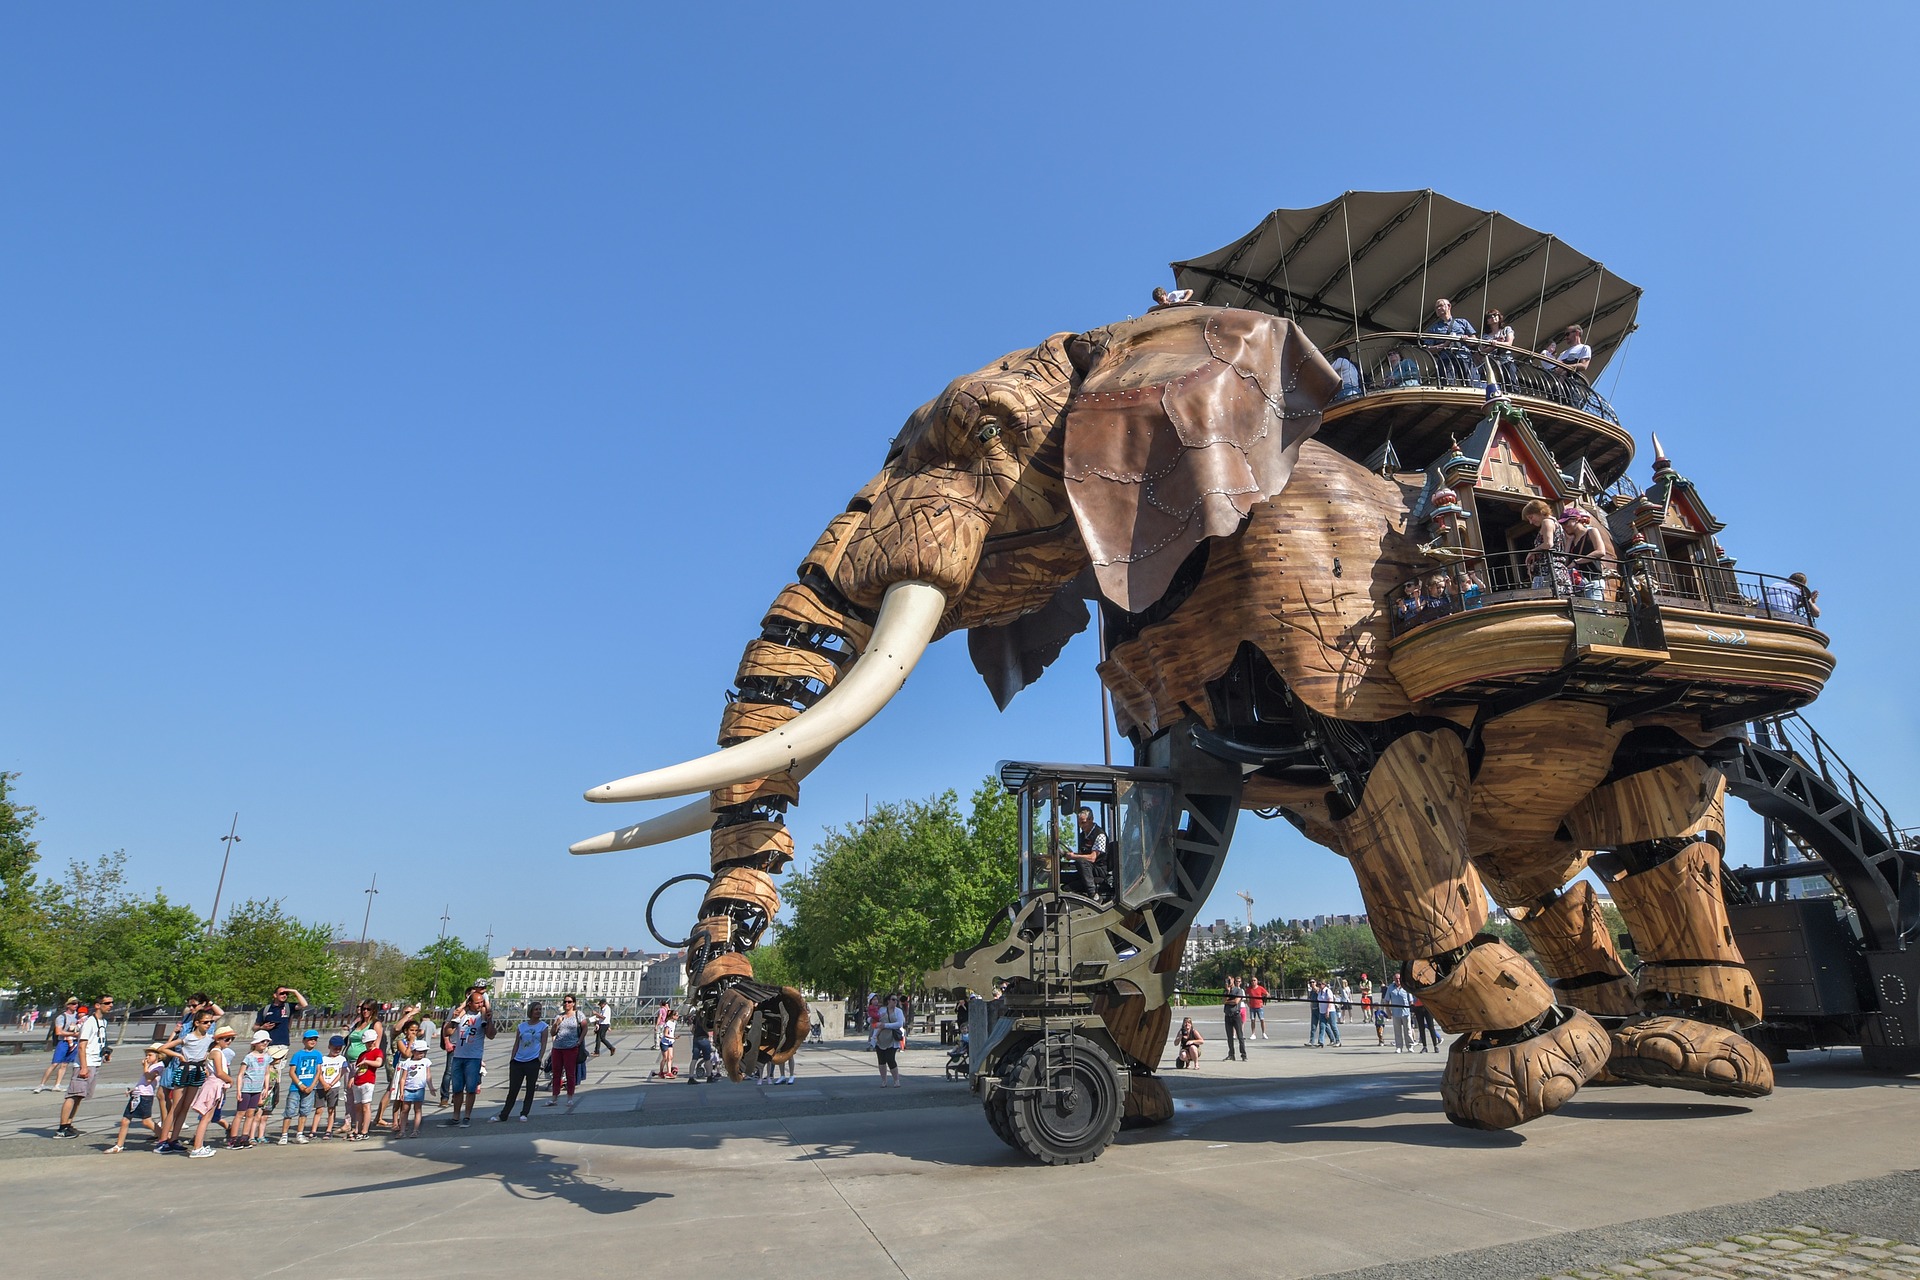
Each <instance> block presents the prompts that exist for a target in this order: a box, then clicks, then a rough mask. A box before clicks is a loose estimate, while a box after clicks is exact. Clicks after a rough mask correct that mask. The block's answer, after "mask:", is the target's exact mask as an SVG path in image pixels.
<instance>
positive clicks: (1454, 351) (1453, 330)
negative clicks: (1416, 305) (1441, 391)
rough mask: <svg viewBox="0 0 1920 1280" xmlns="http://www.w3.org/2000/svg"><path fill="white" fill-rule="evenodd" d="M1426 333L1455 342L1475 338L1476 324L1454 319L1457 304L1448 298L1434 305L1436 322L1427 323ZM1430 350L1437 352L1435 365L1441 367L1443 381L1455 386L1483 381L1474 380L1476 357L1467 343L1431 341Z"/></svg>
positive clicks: (1435, 353) (1428, 345)
mask: <svg viewBox="0 0 1920 1280" xmlns="http://www.w3.org/2000/svg"><path fill="white" fill-rule="evenodd" d="M1422 332H1424V333H1437V334H1441V335H1443V336H1445V337H1453V338H1471V337H1474V336H1475V335H1474V332H1473V322H1472V321H1469V320H1462V319H1460V318H1459V317H1458V316H1456V315H1454V314H1453V303H1451V302H1449V301H1448V300H1447V299H1445V298H1441V299H1440V300H1439V301H1437V302H1435V303H1434V304H1433V319H1432V320H1430V321H1428V322H1427V327H1426V328H1425V329H1424V330H1422ZM1426 347H1427V349H1428V350H1429V351H1432V352H1433V359H1434V363H1435V364H1437V365H1438V366H1439V367H1440V377H1441V379H1442V380H1443V381H1445V382H1447V383H1448V384H1450V385H1453V386H1459V385H1462V384H1465V383H1469V382H1471V383H1476V384H1477V383H1478V382H1479V379H1478V378H1476V377H1475V376H1474V369H1473V365H1474V360H1473V355H1472V353H1471V352H1469V351H1468V350H1467V347H1466V344H1465V343H1463V342H1457V341H1454V342H1449V341H1445V340H1441V341H1433V340H1429V341H1428V342H1427V343H1426Z"/></svg>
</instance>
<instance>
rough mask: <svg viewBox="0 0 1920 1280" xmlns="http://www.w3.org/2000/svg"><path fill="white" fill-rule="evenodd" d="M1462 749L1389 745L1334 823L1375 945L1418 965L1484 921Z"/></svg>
mask: <svg viewBox="0 0 1920 1280" xmlns="http://www.w3.org/2000/svg"><path fill="white" fill-rule="evenodd" d="M1467 787H1468V782H1467V753H1466V749H1465V748H1464V747H1462V746H1461V745H1460V739H1459V737H1458V736H1457V735H1456V734H1454V733H1452V732H1450V731H1442V732H1439V733H1409V734H1406V735H1404V736H1403V737H1400V738H1397V739H1395V740H1394V742H1393V744H1392V745H1390V746H1389V747H1388V748H1387V749H1386V751H1384V752H1383V753H1381V756H1380V761H1379V763H1378V764H1376V765H1375V766H1374V767H1373V773H1372V774H1371V775H1370V776H1369V777H1368V778H1367V788H1366V791H1365V793H1364V794H1363V795H1362V797H1361V803H1360V807H1359V808H1358V809H1356V810H1355V811H1354V812H1353V813H1352V814H1351V815H1349V816H1348V817H1346V818H1343V819H1341V820H1340V821H1339V822H1338V823H1336V824H1335V830H1336V831H1337V832H1338V833H1339V838H1340V849H1341V852H1343V853H1345V854H1346V855H1347V858H1348V860H1349V861H1351V862H1352V863H1353V870H1354V875H1355V876H1356V877H1357V878H1358V879H1359V881H1360V896H1361V897H1362V898H1363V899H1364V900H1365V901H1366V904H1367V920H1368V923H1369V924H1371V925H1372V926H1373V932H1374V935H1375V936H1376V937H1378V938H1379V939H1380V946H1381V949H1382V950H1384V951H1386V952H1387V953H1388V954H1389V955H1391V956H1393V957H1394V958H1395V959H1398V960H1418V959H1424V958H1426V957H1428V956H1434V955H1438V954H1440V953H1441V952H1443V951H1450V950H1452V949H1453V948H1455V947H1460V946H1464V945H1466V943H1467V942H1468V941H1469V940H1471V939H1472V937H1473V935H1474V934H1476V933H1478V932H1479V931H1480V927H1481V926H1482V925H1484V924H1485V923H1486V922H1487V895H1486V890H1485V889H1484V888H1482V887H1481V884H1480V877H1479V875H1478V873H1477V872H1475V871H1474V869H1473V867H1472V866H1471V865H1470V864H1469V863H1468V862H1467V856H1466V848H1467Z"/></svg>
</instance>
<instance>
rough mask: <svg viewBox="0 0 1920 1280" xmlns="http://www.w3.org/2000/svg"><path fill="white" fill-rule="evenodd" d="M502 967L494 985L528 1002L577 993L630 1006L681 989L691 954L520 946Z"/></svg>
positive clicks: (495, 987)
mask: <svg viewBox="0 0 1920 1280" xmlns="http://www.w3.org/2000/svg"><path fill="white" fill-rule="evenodd" d="M497 970H498V971H497V973H496V975H495V977H494V982H493V986H494V990H495V991H497V992H500V993H501V994H502V995H507V994H514V995H519V996H521V997H524V998H525V999H528V1000H552V999H555V998H557V997H560V996H565V995H575V996H579V997H580V998H581V999H582V1000H608V1001H611V1002H612V1003H614V1004H631V1003H633V1002H634V1001H636V1000H645V999H652V998H655V997H656V996H657V995H659V994H661V993H660V991H659V988H661V987H665V988H666V990H665V992H664V994H666V995H673V994H674V993H675V992H677V991H678V990H679V988H680V986H681V984H683V983H684V982H685V980H686V957H685V955H684V954H683V953H680V952H666V953H660V952H655V953H652V954H648V953H647V952H645V951H641V950H638V949H637V948H632V947H619V948H614V947H602V948H597V949H596V948H591V947H515V948H514V949H513V950H511V951H509V952H508V953H507V955H506V957H505V959H504V960H503V961H502V962H501V963H500V964H499V965H498V966H497Z"/></svg>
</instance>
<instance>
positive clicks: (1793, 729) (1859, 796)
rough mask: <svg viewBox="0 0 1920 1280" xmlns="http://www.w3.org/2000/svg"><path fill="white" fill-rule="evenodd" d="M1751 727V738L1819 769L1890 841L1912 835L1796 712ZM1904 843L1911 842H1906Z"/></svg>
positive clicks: (1897, 843)
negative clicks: (1895, 821) (1900, 825)
mask: <svg viewBox="0 0 1920 1280" xmlns="http://www.w3.org/2000/svg"><path fill="white" fill-rule="evenodd" d="M1752 731H1753V737H1754V741H1756V742H1758V743H1759V744H1760V745H1761V746H1763V747H1769V748H1771V749H1773V750H1775V751H1778V752H1780V753H1781V754H1782V755H1789V756H1793V757H1795V758H1797V759H1798V760H1799V761H1800V763H1801V765H1802V766H1804V767H1810V768H1812V769H1813V770H1814V771H1815V772H1816V773H1818V774H1819V775H1820V776H1821V778H1823V779H1824V780H1825V781H1826V783H1827V785H1828V786H1830V787H1832V788H1833V789H1834V791H1835V793H1837V794H1839V795H1842V796H1845V797H1847V798H1848V799H1850V800H1852V801H1853V807H1854V808H1856V809H1858V810H1859V811H1860V812H1861V813H1863V814H1865V815H1866V816H1867V821H1869V822H1871V823H1873V824H1875V825H1876V826H1878V827H1879V828H1880V830H1881V831H1882V832H1884V833H1885V834H1886V836H1887V839H1888V842H1889V843H1891V844H1894V845H1903V844H1905V842H1904V841H1903V837H1905V838H1906V839H1911V836H1912V833H1911V832H1909V831H1907V830H1905V829H1903V828H1901V827H1899V826H1896V825H1895V824H1894V821H1893V815H1892V814H1890V813H1888V812H1887V806H1886V805H1884V804H1882V803H1881V801H1880V797H1879V796H1876V795H1874V794H1873V792H1872V791H1870V790H1868V788H1867V784H1866V783H1864V782H1862V781H1860V779H1859V777H1858V776H1856V775H1855V774H1854V772H1853V770H1852V769H1850V768H1848V767H1847V762H1846V761H1845V760H1842V759H1841V758H1840V755H1839V753H1838V752H1836V751H1835V750H1834V749H1833V747H1832V745H1831V744H1829V743H1828V742H1827V740H1826V739H1825V738H1823V737H1821V736H1820V735H1819V733H1818V732H1816V731H1815V729H1814V727H1813V726H1812V725H1810V724H1808V723H1807V722H1806V721H1805V720H1803V719H1801V718H1800V717H1799V716H1798V715H1797V714H1794V713H1792V712H1788V713H1787V714H1785V715H1778V716H1769V717H1767V718H1766V719H1764V720H1755V721H1754V722H1753V730H1752ZM1905 847H1908V848H1911V847H1913V846H1912V845H1911V844H1905Z"/></svg>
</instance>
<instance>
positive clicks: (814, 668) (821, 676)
mask: <svg viewBox="0 0 1920 1280" xmlns="http://www.w3.org/2000/svg"><path fill="white" fill-rule="evenodd" d="M756 676H760V677H767V676H772V677H776V678H781V679H789V680H818V681H820V682H821V683H822V684H824V685H826V686H828V687H829V688H831V687H832V685H833V682H834V681H835V680H838V679H839V678H840V668H839V667H838V666H836V665H834V661H833V659H832V658H829V657H828V656H827V655H826V654H824V653H820V652H818V651H817V650H814V649H796V648H794V647H792V646H791V645H784V644H775V643H774V642H773V641H771V640H754V641H750V642H749V643H748V645H747V648H746V652H745V653H742V654H741V655H740V669H739V670H738V671H736V672H734V674H733V682H734V683H735V684H736V685H737V684H739V683H741V682H742V681H744V680H751V679H753V678H754V677H756Z"/></svg>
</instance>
